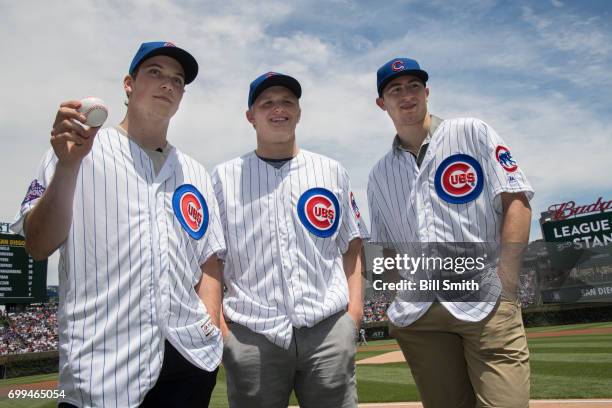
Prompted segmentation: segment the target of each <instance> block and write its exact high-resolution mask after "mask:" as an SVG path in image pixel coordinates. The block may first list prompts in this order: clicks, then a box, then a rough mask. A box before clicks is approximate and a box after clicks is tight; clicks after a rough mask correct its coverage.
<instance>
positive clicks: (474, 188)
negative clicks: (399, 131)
mask: <svg viewBox="0 0 612 408" xmlns="http://www.w3.org/2000/svg"><path fill="white" fill-rule="evenodd" d="M502 192H525V193H526V195H527V197H528V198H529V199H530V198H531V197H532V196H533V189H532V188H531V186H530V184H529V182H528V181H527V178H526V177H525V175H524V174H523V172H522V170H521V169H520V168H519V167H518V165H517V163H516V161H515V160H514V159H513V158H512V156H511V154H510V150H509V149H508V147H507V145H506V144H505V143H504V141H503V140H502V138H501V137H499V135H498V134H497V133H496V132H495V131H494V130H493V129H492V128H491V127H490V126H488V125H487V124H486V123H484V122H482V121H480V120H478V119H473V118H462V119H453V120H445V121H443V122H442V123H441V124H440V125H439V126H438V128H437V129H436V131H435V132H434V133H433V135H432V136H431V140H430V143H429V148H428V150H427V153H426V155H425V158H424V160H423V163H422V165H421V167H420V168H419V167H418V166H417V164H416V160H415V157H414V156H413V155H412V154H410V153H409V152H406V151H404V150H402V149H399V148H398V147H397V146H396V145H394V147H393V148H392V149H391V151H389V152H388V153H387V154H386V155H385V156H383V157H382V159H381V160H379V161H378V162H377V163H376V165H375V166H374V168H373V169H372V171H371V172H370V177H369V181H368V203H369V206H370V214H371V217H372V226H371V232H372V239H371V241H372V242H375V243H380V244H382V245H384V246H387V247H390V248H392V249H395V250H396V251H398V253H411V251H412V250H413V248H411V244H412V243H437V244H443V243H451V242H461V243H499V242H500V237H501V227H502V216H503V213H502V205H501V197H500V193H502ZM488 265H489V267H487V268H484V269H483V271H481V273H480V276H479V279H480V280H481V281H482V282H484V283H486V285H485V286H484V289H483V288H481V290H480V292H479V293H477V296H476V294H474V296H472V297H471V298H470V297H467V298H464V301H462V302H449V301H446V300H445V296H444V294H443V293H441V292H439V291H438V292H435V291H434V292H431V293H429V294H428V295H427V297H426V298H425V299H424V298H423V293H417V292H418V291H402V292H398V293H397V296H396V299H395V301H394V302H393V303H392V305H391V306H390V307H389V309H388V311H387V314H388V316H389V319H390V320H391V321H392V322H393V323H394V324H396V325H398V326H407V325H409V324H410V323H412V322H414V321H415V320H417V319H418V318H419V317H420V316H422V315H423V314H424V313H425V312H426V311H427V309H428V308H429V306H430V305H431V302H432V301H434V300H438V301H440V302H442V304H443V305H444V306H445V307H446V308H447V309H448V310H449V312H451V313H452V314H453V315H454V316H455V317H457V318H458V319H461V320H466V321H479V320H481V319H483V318H484V317H486V316H487V315H488V314H489V313H490V311H491V310H492V309H493V307H494V306H495V303H496V301H497V298H498V297H499V295H500V292H501V284H500V281H499V277H498V276H497V273H496V272H497V271H496V265H497V260H496V259H489V260H488Z"/></svg>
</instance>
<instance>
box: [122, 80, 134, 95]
mask: <svg viewBox="0 0 612 408" xmlns="http://www.w3.org/2000/svg"><path fill="white" fill-rule="evenodd" d="M133 82H134V78H132V76H131V75H126V76H125V78H123V89H124V90H125V94H126V96H127V97H128V98H129V97H130V94H131V93H132V84H133Z"/></svg>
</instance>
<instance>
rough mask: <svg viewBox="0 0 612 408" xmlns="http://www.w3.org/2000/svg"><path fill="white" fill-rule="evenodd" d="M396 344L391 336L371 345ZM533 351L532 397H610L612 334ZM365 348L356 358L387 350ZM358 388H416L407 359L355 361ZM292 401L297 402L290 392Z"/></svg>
mask: <svg viewBox="0 0 612 408" xmlns="http://www.w3.org/2000/svg"><path fill="white" fill-rule="evenodd" d="M610 327H612V322H611V323H593V324H582V325H568V326H555V327H541V328H538V327H536V328H531V329H528V330H527V331H528V332H529V333H532V332H533V333H536V332H553V331H560V330H575V329H587V328H610ZM381 344H394V341H393V340H381V341H376V342H370V343H369V345H381ZM529 349H530V351H531V398H532V399H542V398H610V397H612V387H611V386H610V384H612V334H591V335H580V336H563V337H543V338H537V339H530V340H529ZM386 352H387V351H385V350H366V351H360V352H358V353H357V359H363V358H367V357H373V356H375V355H379V354H383V353H386ZM55 379H57V375H55V374H51V375H39V376H32V377H21V378H14V379H9V380H2V381H0V388H4V387H7V386H10V385H15V384H29V383H34V382H39V381H49V380H55ZM357 388H358V393H359V401H361V402H392V401H416V400H418V399H419V398H418V392H417V390H416V385H415V384H414V380H413V378H412V375H411V374H410V370H409V369H408V366H407V365H406V364H405V363H391V364H384V365H359V366H357ZM226 393H227V390H226V386H225V372H224V371H223V369H220V370H219V376H218V377H217V386H216V387H215V391H214V392H213V396H212V400H211V404H210V406H211V408H224V407H227V398H226ZM290 403H291V404H295V405H297V401H296V400H295V398H294V397H293V396H292V398H291V401H290ZM55 406H56V403H55V401H52V400H31V399H26V400H23V399H22V400H14V399H13V400H8V399H6V398H4V399H0V407H15V408H52V407H55Z"/></svg>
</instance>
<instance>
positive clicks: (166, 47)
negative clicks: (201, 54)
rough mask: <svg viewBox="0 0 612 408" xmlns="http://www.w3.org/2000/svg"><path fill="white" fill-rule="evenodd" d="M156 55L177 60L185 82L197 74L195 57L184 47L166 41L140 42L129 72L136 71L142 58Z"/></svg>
mask: <svg viewBox="0 0 612 408" xmlns="http://www.w3.org/2000/svg"><path fill="white" fill-rule="evenodd" d="M156 55H165V56H167V57H170V58H174V59H175V60H177V61H178V62H179V64H181V65H182V67H183V71H185V84H188V83H191V82H192V81H193V80H194V79H195V77H196V76H197V75H198V62H197V61H196V60H195V58H193V56H192V55H191V54H190V53H188V52H187V51H185V50H184V49H182V48H179V47H177V46H176V45H174V44H172V43H171V42H167V41H152V42H146V43H142V44H141V45H140V48H139V49H138V52H136V55H134V59H133V60H132V63H131V64H130V70H129V74H130V75H133V74H134V71H136V69H137V68H138V67H139V66H140V64H142V62H143V61H144V60H146V59H147V58H151V57H155V56H156Z"/></svg>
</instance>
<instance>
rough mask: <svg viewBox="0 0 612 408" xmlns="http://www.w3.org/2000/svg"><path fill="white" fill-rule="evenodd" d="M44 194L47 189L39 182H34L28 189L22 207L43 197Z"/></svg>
mask: <svg viewBox="0 0 612 408" xmlns="http://www.w3.org/2000/svg"><path fill="white" fill-rule="evenodd" d="M44 192H45V188H44V187H43V186H41V185H40V183H39V182H38V180H33V181H32V183H30V187H28V191H27V193H26V195H25V197H24V199H23V201H22V202H21V205H24V204H27V203H29V202H30V201H34V200H36V199H37V198H40V197H42V195H43V193H44Z"/></svg>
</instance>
